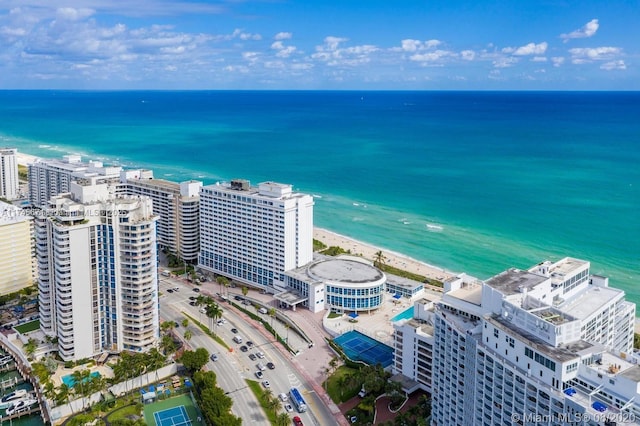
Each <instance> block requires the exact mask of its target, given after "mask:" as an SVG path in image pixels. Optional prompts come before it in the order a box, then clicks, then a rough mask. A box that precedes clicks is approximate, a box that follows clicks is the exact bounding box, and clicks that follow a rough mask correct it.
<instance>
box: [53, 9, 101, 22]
mask: <svg viewBox="0 0 640 426" xmlns="http://www.w3.org/2000/svg"><path fill="white" fill-rule="evenodd" d="M94 13H95V10H93V9H87V8H80V9H74V8H73V7H61V8H59V9H58V10H56V17H57V18H58V19H65V20H68V21H79V20H81V19H84V18H88V17H89V16H91V15H93V14H94Z"/></svg>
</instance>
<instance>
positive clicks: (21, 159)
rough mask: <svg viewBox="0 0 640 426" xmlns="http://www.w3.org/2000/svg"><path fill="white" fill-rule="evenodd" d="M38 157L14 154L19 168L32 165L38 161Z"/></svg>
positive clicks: (21, 153) (19, 153)
mask: <svg viewBox="0 0 640 426" xmlns="http://www.w3.org/2000/svg"><path fill="white" fill-rule="evenodd" d="M39 159H40V157H36V156H35V155H30V154H25V153H24V152H20V151H18V152H17V153H16V160H17V161H18V164H19V165H21V166H26V165H28V164H29V163H33V162H34V161H36V160H39Z"/></svg>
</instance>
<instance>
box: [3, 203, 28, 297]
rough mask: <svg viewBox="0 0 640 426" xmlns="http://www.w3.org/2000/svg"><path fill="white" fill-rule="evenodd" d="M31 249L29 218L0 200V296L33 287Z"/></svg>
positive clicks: (23, 212) (18, 209)
mask: <svg viewBox="0 0 640 426" xmlns="http://www.w3.org/2000/svg"><path fill="white" fill-rule="evenodd" d="M33 248H34V244H33V218H32V217H31V216H28V215H26V213H25V211H24V210H22V209H20V208H18V207H16V206H13V205H11V204H7V203H3V202H1V201H0V294H2V295H4V294H8V293H14V292H16V291H18V290H21V289H23V288H25V287H30V286H32V285H33V282H34V267H33Z"/></svg>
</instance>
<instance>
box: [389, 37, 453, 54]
mask: <svg viewBox="0 0 640 426" xmlns="http://www.w3.org/2000/svg"><path fill="white" fill-rule="evenodd" d="M441 44H442V42H441V41H440V40H425V41H421V40H414V39H410V38H408V39H405V40H402V41H401V47H394V48H392V49H391V50H392V51H400V52H419V51H422V50H429V49H434V48H436V47H438V46H440V45H441Z"/></svg>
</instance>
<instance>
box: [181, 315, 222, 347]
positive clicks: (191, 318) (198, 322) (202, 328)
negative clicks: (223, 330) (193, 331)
mask: <svg viewBox="0 0 640 426" xmlns="http://www.w3.org/2000/svg"><path fill="white" fill-rule="evenodd" d="M182 314H183V315H184V316H186V317H187V318H189V319H190V320H191V321H192V322H193V323H194V324H195V325H197V326H198V328H200V330H202V331H204V332H205V333H206V334H207V335H208V336H209V337H211V338H213V340H215V341H216V342H218V343H219V344H220V345H222V346H224V348H225V349H226V350H229V345H227V343H226V342H225V341H224V340H222V338H221V337H220V336H218V335H217V334H213V333H212V332H211V331H209V328H208V327H207V326H206V325H204V324H202V323H201V322H200V321H198V320H197V319H195V318H194V317H192V316H191V315H189V314H188V313H186V312H184V311H182ZM214 327H215V326H214Z"/></svg>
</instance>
